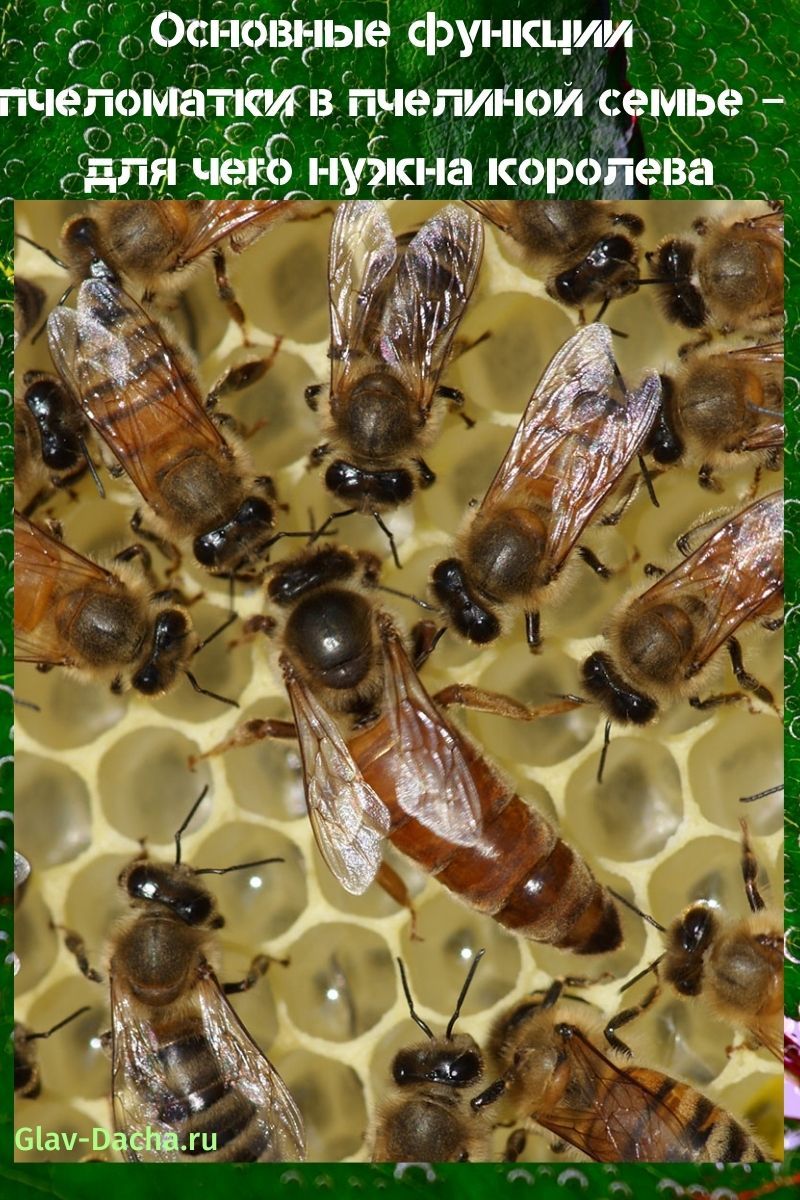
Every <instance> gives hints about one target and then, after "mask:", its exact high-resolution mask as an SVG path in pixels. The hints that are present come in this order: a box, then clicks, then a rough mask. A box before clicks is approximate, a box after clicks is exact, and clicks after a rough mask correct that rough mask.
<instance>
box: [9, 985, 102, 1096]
mask: <svg viewBox="0 0 800 1200" xmlns="http://www.w3.org/2000/svg"><path fill="white" fill-rule="evenodd" d="M84 1005H88V1006H89V1008H88V1011H87V1012H85V1013H82V1014H81V1016H79V1017H76V1018H75V1020H74V1021H70V1023H69V1024H68V1025H65V1026H64V1028H63V1029H59V1030H58V1031H57V1032H56V1033H54V1034H53V1035H52V1037H49V1038H46V1039H42V1040H39V1041H37V1042H35V1043H34V1045H35V1047H36V1053H37V1054H38V1057H39V1064H40V1068H41V1078H42V1090H43V1092H45V1093H46V1094H47V1096H50V1095H51V1094H52V1095H60V1096H64V1097H72V1096H82V1097H84V1098H85V1099H87V1100H100V1099H103V1098H104V1097H107V1096H108V1095H109V1093H110V1090H111V1059H110V1057H109V1055H108V1053H107V1052H106V1051H104V1050H103V1048H102V1046H101V1042H100V1039H101V1038H102V1036H103V1034H104V1033H105V1032H106V1031H107V1030H108V1029H109V1028H110V1014H109V1011H108V991H107V988H106V987H104V986H102V985H98V984H96V983H90V982H89V980H88V979H83V978H82V977H81V976H80V975H79V974H78V973H77V972H76V974H75V978H74V979H62V980H61V982H60V983H58V984H56V985H55V986H54V987H51V988H48V990H47V991H46V992H45V993H44V994H43V995H42V996H40V997H39V998H38V999H37V1000H36V1002H35V1003H34V1004H33V1005H31V1009H30V1012H29V1014H28V1018H27V1021H26V1024H27V1026H28V1028H29V1029H30V1030H32V1031H34V1032H44V1031H46V1030H48V1029H51V1028H52V1026H53V1025H55V1024H56V1023H57V1022H58V1021H63V1020H64V1018H65V1017H68V1016H69V1015H70V1013H74V1012H77V1011H78V1010H79V1009H80V1008H82V1007H83V1006H84Z"/></svg>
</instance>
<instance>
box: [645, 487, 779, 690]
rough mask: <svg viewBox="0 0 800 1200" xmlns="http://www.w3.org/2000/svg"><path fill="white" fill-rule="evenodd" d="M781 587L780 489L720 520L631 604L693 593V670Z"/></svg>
mask: <svg viewBox="0 0 800 1200" xmlns="http://www.w3.org/2000/svg"><path fill="white" fill-rule="evenodd" d="M782 590H783V493H782V492H772V493H771V494H770V495H768V496H764V497H762V499H761V500H756V502H755V503H754V504H751V505H750V506H749V507H748V508H745V509H744V510H743V511H742V512H740V513H737V514H736V516H734V517H733V518H732V519H731V520H730V521H727V522H726V523H725V524H724V525H722V526H721V527H720V528H719V529H718V530H717V531H716V533H714V534H712V535H711V537H710V538H708V540H707V541H705V542H703V544H702V545H701V546H699V547H698V548H697V550H695V551H694V552H693V553H692V554H690V555H689V556H688V557H687V558H685V559H684V560H683V562H682V563H680V564H679V565H678V566H677V567H675V569H674V570H672V571H669V572H668V574H666V575H664V576H662V578H661V579H659V580H658V581H657V582H656V583H655V584H653V586H652V587H651V588H648V590H647V591H646V592H644V593H643V595H642V596H640V597H639V598H638V600H635V601H634V604H635V605H637V606H638V605H641V604H646V605H647V606H648V607H650V606H651V605H654V604H659V603H670V602H671V601H673V600H674V599H675V598H676V597H680V598H685V597H691V598H693V599H694V598H696V600H697V603H696V604H695V605H694V606H693V621H694V623H695V628H697V629H699V630H700V631H701V632H700V634H699V637H698V640H697V642H696V645H695V656H694V662H693V663H692V667H691V670H690V672H689V676H691V675H694V674H696V673H697V671H699V670H700V669H701V667H703V666H704V665H705V663H707V662H708V660H709V659H710V658H711V656H712V655H713V654H714V653H715V652H716V651H717V650H718V649H719V648H720V646H722V645H724V643H725V642H726V641H727V640H728V638H729V637H731V636H732V635H733V634H734V633H735V632H736V630H737V629H738V627H739V626H740V625H741V624H743V622H745V621H748V620H753V619H755V618H756V617H758V616H759V614H760V613H762V612H768V611H769V610H770V609H771V608H772V607H774V605H775V604H776V602H777V599H778V597H779V596H780V594H781V592H782Z"/></svg>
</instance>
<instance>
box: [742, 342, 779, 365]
mask: <svg viewBox="0 0 800 1200" xmlns="http://www.w3.org/2000/svg"><path fill="white" fill-rule="evenodd" d="M728 358H737V359H744V361H745V362H757V363H780V365H781V366H783V342H764V343H762V344H761V345H760V346H758V345H757V346H740V347H739V349H738V350H729V351H728Z"/></svg>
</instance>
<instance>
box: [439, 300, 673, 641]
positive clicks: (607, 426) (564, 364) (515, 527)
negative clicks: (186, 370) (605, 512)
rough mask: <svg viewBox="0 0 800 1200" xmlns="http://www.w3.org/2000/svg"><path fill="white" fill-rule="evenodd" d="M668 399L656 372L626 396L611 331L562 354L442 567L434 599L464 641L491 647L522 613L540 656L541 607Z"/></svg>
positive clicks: (576, 340) (591, 331) (587, 337)
mask: <svg viewBox="0 0 800 1200" xmlns="http://www.w3.org/2000/svg"><path fill="white" fill-rule="evenodd" d="M660 393H661V389H660V384H659V380H658V377H657V376H656V375H655V374H654V373H651V374H649V375H648V376H646V378H645V380H644V381H643V383H642V385H641V387H640V388H639V389H638V390H637V391H635V392H627V391H626V390H625V388H624V386H622V384H621V381H620V376H619V372H618V370H617V367H616V363H615V361H614V356H613V354H612V351H611V330H610V329H609V328H608V327H607V326H606V325H598V324H594V325H586V326H584V327H583V328H582V329H579V330H578V332H577V333H576V334H574V336H573V337H571V338H570V339H569V340H568V341H567V342H566V343H565V344H564V345H563V346H562V347H561V349H560V350H559V351H558V353H557V354H556V355H555V357H554V358H553V360H552V361H551V362H550V364H549V366H548V367H547V369H546V371H545V372H544V374H543V376H542V378H541V380H540V382H539V384H538V386H537V387H536V390H535V391H534V393H533V395H532V396H531V399H530V401H529V402H528V406H527V408H526V410H525V413H524V414H523V417H522V421H521V422H520V425H519V428H518V429H517V432H516V434H515V435H514V439H513V441H512V443H511V446H510V447H509V450H508V453H507V454H506V457H505V458H504V460H503V462H502V463H501V465H500V467H499V469H498V471H497V474H496V475H495V477H494V480H493V481H492V483H491V485H490V487H489V490H488V491H487V493H486V495H485V496H484V498H483V501H482V502H481V505H480V507H479V508H478V510H477V512H476V513H475V515H474V517H471V518H470V520H469V523H468V525H467V527H466V529H465V531H464V532H463V533H462V535H461V537H460V539H459V543H458V547H457V551H458V553H457V557H454V558H448V559H445V560H444V561H443V562H440V563H438V564H437V565H436V567H434V570H433V576H432V589H433V592H434V594H435V596H436V598H437V600H438V601H439V602H440V603H441V604H442V605H443V606H444V608H445V611H446V612H447V613H448V615H449V617H450V619H451V621H452V623H453V627H454V628H455V629H456V630H457V631H458V633H460V634H461V636H462V637H465V638H467V639H469V640H470V641H472V642H476V643H478V644H484V643H486V642H490V641H493V640H494V639H495V638H497V637H499V636H500V633H501V631H502V625H503V621H504V619H505V617H506V615H507V613H508V612H509V611H514V610H519V609H522V610H524V611H525V613H526V620H527V625H528V640H529V644H530V646H531V649H538V647H539V644H540V639H539V631H538V624H539V611H538V610H539V605H540V602H541V601H542V600H544V599H546V597H547V595H548V589H551V588H552V587H553V586H554V585H555V583H556V582H557V581H558V580H559V577H560V576H561V574H562V572H563V570H564V568H565V566H566V563H567V561H568V559H569V556H570V554H571V552H572V550H573V548H574V547H575V544H576V542H577V541H578V539H579V538H580V536H581V535H582V533H583V531H584V529H585V528H586V526H587V525H588V524H589V523H590V522H591V520H592V519H593V517H594V516H595V514H596V513H597V512H598V510H599V509H600V508H601V506H602V505H603V503H604V502H605V501H606V500H607V499H608V497H609V496H610V495H611V493H612V492H613V490H614V489H615V488H616V487H617V485H618V484H619V483H620V481H621V479H622V476H623V475H624V473H625V472H626V470H627V469H628V467H629V465H630V463H631V460H632V459H633V458H634V457H635V456H636V454H637V453H638V452H639V450H640V448H641V447H642V445H643V443H644V441H645V438H646V436H647V434H648V433H649V431H650V429H651V427H652V425H653V422H654V420H655V418H656V414H657V411H658V405H659V400H660Z"/></svg>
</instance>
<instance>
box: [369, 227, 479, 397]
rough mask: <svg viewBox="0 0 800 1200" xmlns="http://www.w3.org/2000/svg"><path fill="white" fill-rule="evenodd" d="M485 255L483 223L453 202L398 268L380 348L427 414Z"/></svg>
mask: <svg viewBox="0 0 800 1200" xmlns="http://www.w3.org/2000/svg"><path fill="white" fill-rule="evenodd" d="M482 256H483V226H482V225H481V222H480V221H479V220H478V219H477V218H476V217H474V216H473V215H472V213H470V212H468V211H467V209H465V208H458V207H457V206H456V205H454V204H449V205H448V206H447V207H446V208H443V209H442V210H441V212H438V213H437V214H436V215H435V216H434V217H431V219H430V220H429V221H426V222H425V224H424V225H423V226H422V228H421V229H420V230H419V232H418V233H416V234H415V235H414V237H413V238H412V240H411V242H410V243H409V245H408V247H407V249H406V251H405V253H404V254H403V257H402V259H401V261H400V264H399V266H398V268H397V275H396V278H395V282H394V286H393V288H392V290H391V293H390V295H389V296H388V298H387V301H386V305H385V307H384V310H383V317H382V320H381V329H380V334H379V343H378V349H379V353H380V357H381V358H382V359H383V361H384V362H385V363H386V364H387V365H388V366H390V367H391V368H392V369H393V370H394V371H395V372H396V373H397V375H398V376H399V377H400V378H401V380H402V381H403V383H404V384H405V387H406V389H407V390H408V392H409V393H410V395H412V396H413V397H414V398H415V400H416V402H417V405H418V407H419V409H420V411H421V412H422V413H423V414H427V413H428V412H429V411H430V407H431V403H432V401H433V395H434V392H435V391H436V384H437V381H438V379H439V375H440V374H441V371H442V368H443V367H444V364H445V361H446V359H447V353H448V351H449V349H450V343H451V342H452V340H453V336H454V334H455V331H456V329H457V328H458V323H459V321H460V320H461V318H462V316H463V315H464V309H465V308H466V305H467V301H468V300H469V298H470V296H471V295H472V290H473V288H474V287H475V280H476V279H477V276H478V268H479V267H480V264H481V258H482Z"/></svg>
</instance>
